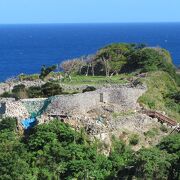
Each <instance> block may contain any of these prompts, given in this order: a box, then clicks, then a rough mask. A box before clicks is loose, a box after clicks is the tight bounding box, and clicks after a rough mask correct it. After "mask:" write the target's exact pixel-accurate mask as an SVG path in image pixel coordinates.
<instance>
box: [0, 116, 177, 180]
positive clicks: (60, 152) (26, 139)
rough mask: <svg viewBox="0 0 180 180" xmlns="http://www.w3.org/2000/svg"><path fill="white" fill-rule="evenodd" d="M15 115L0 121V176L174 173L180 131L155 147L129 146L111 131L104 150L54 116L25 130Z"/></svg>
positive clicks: (114, 176) (113, 176)
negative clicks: (22, 131) (106, 151)
mask: <svg viewBox="0 0 180 180" xmlns="http://www.w3.org/2000/svg"><path fill="white" fill-rule="evenodd" d="M15 122H16V120H15V119H10V118H8V119H3V121H1V122H0V127H1V129H0V179H2V180H9V179H73V178H75V179H121V178H132V177H136V178H139V179H168V178H169V179H178V178H179V176H180V171H179V163H180V162H179V161H180V155H179V152H180V141H179V140H180V135H179V134H176V135H171V136H169V137H167V138H165V139H164V140H163V141H162V142H161V143H160V144H159V145H158V146H157V147H154V148H150V149H141V150H140V151H138V152H136V153H135V152H133V151H132V150H131V149H130V148H129V147H128V146H127V145H125V144H124V143H123V142H121V141H119V140H117V139H116V138H114V137H112V147H111V152H110V154H109V156H105V155H103V154H101V152H100V142H98V141H95V142H91V141H89V139H88V137H87V136H86V134H85V133H84V131H83V130H81V131H80V132H77V131H75V130H73V129H72V128H71V127H69V126H68V125H66V124H64V123H62V122H60V121H58V120H54V121H52V122H51V123H49V124H43V125H38V126H37V127H35V128H34V129H31V130H30V132H27V133H26V134H25V135H24V136H20V135H18V134H17V133H16V131H15V130H16V124H15Z"/></svg>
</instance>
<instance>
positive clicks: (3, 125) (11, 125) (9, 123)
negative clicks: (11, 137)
mask: <svg viewBox="0 0 180 180" xmlns="http://www.w3.org/2000/svg"><path fill="white" fill-rule="evenodd" d="M5 129H8V130H10V131H13V130H15V129H16V119H15V118H4V119H2V121H0V131H2V130H5Z"/></svg>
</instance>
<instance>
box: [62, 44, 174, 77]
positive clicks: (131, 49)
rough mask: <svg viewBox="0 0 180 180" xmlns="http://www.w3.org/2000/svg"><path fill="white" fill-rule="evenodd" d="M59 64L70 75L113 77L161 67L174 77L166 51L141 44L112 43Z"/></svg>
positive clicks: (172, 66)
mask: <svg viewBox="0 0 180 180" xmlns="http://www.w3.org/2000/svg"><path fill="white" fill-rule="evenodd" d="M61 67H62V69H63V70H64V72H68V73H69V74H70V73H76V74H85V75H106V76H112V75H114V74H118V73H121V72H128V73H129V72H149V71H157V70H163V71H166V72H168V73H169V74H170V75H171V76H173V77H174V78H175V77H176V73H175V68H174V65H173V63H172V59H171V55H170V54H169V52H168V51H166V50H165V49H162V48H152V47H146V45H144V44H122V43H119V44H111V45H108V46H106V47H104V48H102V49H100V50H99V51H98V52H97V53H96V54H95V55H93V56H92V55H91V56H87V57H83V58H79V59H73V60H68V61H65V62H63V63H62V64H61Z"/></svg>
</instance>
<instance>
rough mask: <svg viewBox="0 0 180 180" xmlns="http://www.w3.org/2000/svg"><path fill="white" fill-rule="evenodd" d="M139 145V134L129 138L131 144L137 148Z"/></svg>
mask: <svg viewBox="0 0 180 180" xmlns="http://www.w3.org/2000/svg"><path fill="white" fill-rule="evenodd" d="M138 143H139V135H138V134H132V135H131V136H130V137H129V144H130V145H133V146H135V145H137V144H138Z"/></svg>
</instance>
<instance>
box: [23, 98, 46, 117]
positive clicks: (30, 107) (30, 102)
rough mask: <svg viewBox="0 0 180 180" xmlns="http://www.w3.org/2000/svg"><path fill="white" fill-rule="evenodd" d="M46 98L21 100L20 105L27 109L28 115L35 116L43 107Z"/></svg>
mask: <svg viewBox="0 0 180 180" xmlns="http://www.w3.org/2000/svg"><path fill="white" fill-rule="evenodd" d="M46 100H47V98H35V99H22V100H21V103H22V104H23V106H24V107H25V108H26V109H27V111H28V113H29V114H30V115H32V114H34V113H35V114H37V113H38V112H39V111H40V110H41V109H42V108H43V106H44V103H45V101H46Z"/></svg>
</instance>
